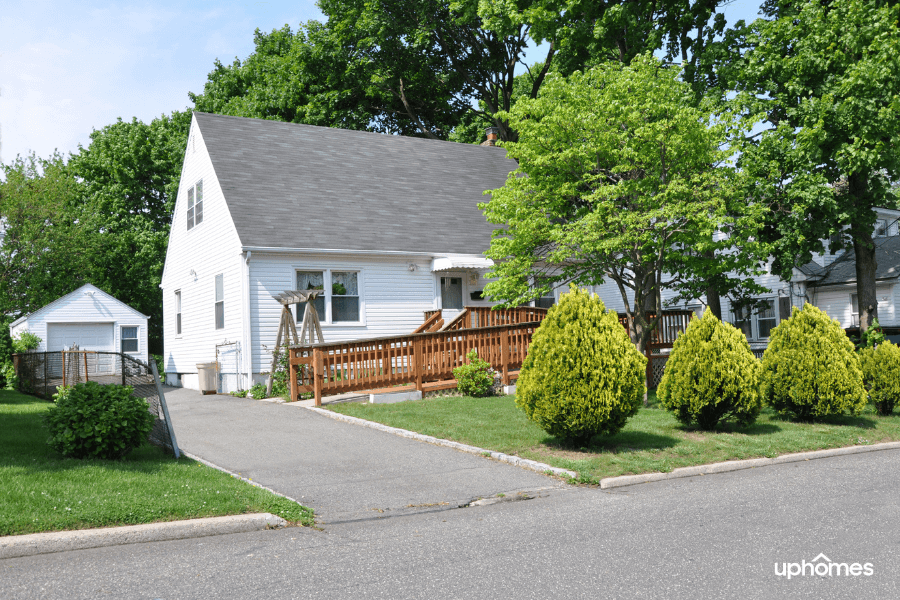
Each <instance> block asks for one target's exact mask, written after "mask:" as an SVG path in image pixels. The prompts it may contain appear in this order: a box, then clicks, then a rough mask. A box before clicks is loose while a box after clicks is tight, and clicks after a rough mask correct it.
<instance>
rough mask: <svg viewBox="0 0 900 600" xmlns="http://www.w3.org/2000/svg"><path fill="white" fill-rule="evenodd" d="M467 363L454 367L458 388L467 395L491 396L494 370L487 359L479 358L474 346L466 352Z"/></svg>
mask: <svg viewBox="0 0 900 600" xmlns="http://www.w3.org/2000/svg"><path fill="white" fill-rule="evenodd" d="M466 360H467V361H468V362H467V364H464V365H462V366H459V367H456V368H455V369H453V378H454V379H456V389H458V390H459V391H460V392H462V393H463V394H465V395H466V396H474V397H475V398H482V397H484V396H490V395H491V392H493V391H494V370H493V369H491V365H490V364H489V363H488V362H487V361H486V360H482V359H480V358H478V351H477V350H475V349H474V348H473V349H472V350H470V351H469V353H468V354H466Z"/></svg>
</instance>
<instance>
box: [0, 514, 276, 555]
mask: <svg viewBox="0 0 900 600" xmlns="http://www.w3.org/2000/svg"><path fill="white" fill-rule="evenodd" d="M285 525H287V521H285V520H284V519H282V518H281V517H277V516H275V515H273V514H270V513H256V514H250V515H234V516H230V517H212V518H209V519H190V520H188V521H172V522H169V523H148V524H146V525H129V526H127V527H110V528H108V529H82V530H79V531H54V532H50V533H31V534H28V535H11V536H6V537H0V559H3V558H17V557H21V556H33V555H35V554H50V553H53V552H66V551H69V550H84V549H86V548H99V547H102V546H119V545H122V544H139V543H143V542H161V541H166V540H183V539H188V538H198V537H207V536H211V535H224V534H227V533H245V532H248V531H260V530H263V529H273V528H277V527H284V526H285Z"/></svg>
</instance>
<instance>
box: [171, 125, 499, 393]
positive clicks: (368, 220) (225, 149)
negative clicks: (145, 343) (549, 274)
mask: <svg viewBox="0 0 900 600" xmlns="http://www.w3.org/2000/svg"><path fill="white" fill-rule="evenodd" d="M515 166H516V164H515V162H513V161H511V160H508V159H507V158H506V153H505V151H504V150H503V149H501V148H498V147H483V146H476V145H469V144H458V143H453V142H443V141H435V140H426V139H421V138H412V137H401V136H391V135H382V134H377V133H369V132H360V131H349V130H343V129H332V128H326V127H314V126H310V125H298V124H293V123H283V122H279V121H267V120H260V119H247V118H240V117H227V116H218V115H211V114H205V113H194V116H193V119H192V122H191V130H190V135H189V138H188V146H187V150H186V153H185V158H184V165H183V168H182V174H181V186H180V188H179V191H178V197H177V201H176V205H175V212H174V215H173V219H172V228H171V233H170V236H169V247H168V251H167V254H166V264H165V269H164V272H163V277H162V283H161V285H160V287H161V288H162V290H163V321H164V340H165V356H164V358H165V370H166V379H167V381H168V383H170V384H173V385H183V386H186V387H190V388H195V389H196V388H197V387H198V385H199V382H198V378H197V364H198V363H206V362H212V361H214V360H216V357H217V353H218V356H219V366H220V381H219V386H220V391H223V392H227V391H230V390H233V389H236V388H247V387H249V386H250V385H251V384H252V383H254V382H261V381H264V379H265V374H266V373H267V372H268V370H269V367H270V362H271V350H272V347H273V345H274V343H275V338H276V334H277V329H278V324H279V319H280V313H281V305H280V304H279V303H278V302H277V301H276V300H274V299H273V298H272V296H273V295H275V294H279V293H281V292H283V291H285V290H296V289H311V288H322V289H324V291H325V294H324V295H323V297H321V298H320V299H319V300H318V301H317V302H318V305H317V311H318V313H319V315H320V317H321V322H322V332H323V335H324V338H325V341H326V342H333V341H340V340H353V339H363V338H372V337H377V336H388V335H397V334H405V333H410V332H412V331H413V330H414V329H416V327H418V326H419V325H421V324H422V322H423V320H424V311H427V310H433V309H438V308H440V309H443V311H444V317H445V319H449V318H450V317H452V315H453V314H454V312H455V311H459V310H461V309H462V308H463V306H467V305H472V306H479V305H480V306H485V305H489V304H490V303H489V302H487V301H484V300H481V299H480V292H481V291H482V290H483V289H484V283H485V281H484V278H483V276H484V273H485V272H486V271H487V270H488V269H489V268H490V267H491V265H492V263H491V261H490V260H488V259H486V258H485V257H484V255H483V252H484V251H485V250H486V249H487V248H488V246H489V245H490V238H491V232H492V230H493V229H494V228H495V226H494V225H492V224H490V223H487V222H486V221H485V218H484V216H483V214H482V213H481V211H480V210H479V209H478V203H480V202H486V201H487V200H488V197H486V196H485V195H484V192H485V190H490V189H495V188H498V187H501V186H502V185H503V184H504V182H505V181H506V178H507V176H508V174H509V172H510V171H512V170H513V169H514V168H515ZM294 309H295V310H294V318H295V319H296V321H297V323H299V322H300V321H301V319H302V317H303V314H302V310H301V309H298V308H297V307H294ZM223 356H224V357H225V358H223Z"/></svg>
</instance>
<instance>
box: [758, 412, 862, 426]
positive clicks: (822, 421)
mask: <svg viewBox="0 0 900 600" xmlns="http://www.w3.org/2000/svg"><path fill="white" fill-rule="evenodd" d="M772 420H776V421H784V422H786V423H788V422H789V423H800V424H803V425H836V426H838V427H859V428H860V429H875V428H876V427H878V421H876V420H875V419H874V418H872V417H868V416H863V415H856V416H855V417H854V416H851V415H832V416H828V417H818V418H816V419H807V420H797V419H791V418H790V417H787V416H780V415H773V416H772Z"/></svg>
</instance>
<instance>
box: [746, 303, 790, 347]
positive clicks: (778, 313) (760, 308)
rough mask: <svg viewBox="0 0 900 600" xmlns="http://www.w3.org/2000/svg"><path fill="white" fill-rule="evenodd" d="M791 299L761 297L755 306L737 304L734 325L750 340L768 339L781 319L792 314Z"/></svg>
mask: <svg viewBox="0 0 900 600" xmlns="http://www.w3.org/2000/svg"><path fill="white" fill-rule="evenodd" d="M790 311H791V299H790V298H788V297H780V298H778V304H776V303H775V299H774V298H767V299H759V300H756V301H755V306H753V305H751V306H739V305H738V306H735V307H734V326H735V327H737V328H738V329H740V330H741V331H743V332H744V335H745V336H747V339H748V340H767V339H769V337H770V336H771V335H772V330H773V329H775V327H776V326H777V325H778V323H779V321H781V320H784V319H787V318H788V317H790V316H791V312H790Z"/></svg>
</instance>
